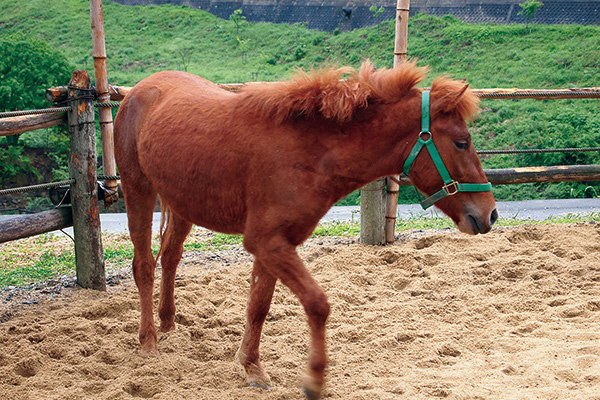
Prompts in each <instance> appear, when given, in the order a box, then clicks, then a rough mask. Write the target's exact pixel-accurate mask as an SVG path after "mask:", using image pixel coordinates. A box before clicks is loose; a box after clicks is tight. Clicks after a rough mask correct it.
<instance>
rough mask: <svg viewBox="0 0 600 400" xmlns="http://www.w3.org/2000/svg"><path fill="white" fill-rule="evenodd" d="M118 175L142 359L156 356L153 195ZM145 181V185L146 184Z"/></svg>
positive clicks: (138, 183)
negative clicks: (135, 291)
mask: <svg viewBox="0 0 600 400" xmlns="http://www.w3.org/2000/svg"><path fill="white" fill-rule="evenodd" d="M133 175H134V174H132V173H128V172H125V171H122V172H121V184H122V186H123V190H124V192H125V205H126V207H127V220H128V224H129V235H130V236H131V241H132V242H133V262H132V264H133V277H134V279H135V284H136V285H137V288H138V292H139V294H140V308H141V313H142V316H141V322H140V332H139V338H140V344H141V345H142V354H143V355H156V354H158V350H157V348H156V328H155V327H154V318H153V316H152V289H153V286H154V269H155V266H156V261H155V259H154V257H153V256H152V247H151V244H152V213H153V211H154V207H155V205H156V192H155V191H154V189H153V188H152V187H151V185H150V184H149V183H148V182H147V181H146V180H145V178H140V177H139V176H133ZM145 181H146V182H145Z"/></svg>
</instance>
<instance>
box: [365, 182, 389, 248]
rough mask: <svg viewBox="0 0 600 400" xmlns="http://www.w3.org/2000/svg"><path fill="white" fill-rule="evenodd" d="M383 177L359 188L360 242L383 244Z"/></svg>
mask: <svg viewBox="0 0 600 400" xmlns="http://www.w3.org/2000/svg"><path fill="white" fill-rule="evenodd" d="M384 215H385V178H382V179H378V180H376V181H374V182H371V183H368V184H366V185H365V186H364V187H363V188H362V189H361V190H360V242H361V243H364V244H371V245H376V244H378V245H383V244H385V224H384V221H385V220H384Z"/></svg>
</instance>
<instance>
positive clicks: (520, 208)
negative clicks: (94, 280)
mask: <svg viewBox="0 0 600 400" xmlns="http://www.w3.org/2000/svg"><path fill="white" fill-rule="evenodd" d="M497 205H498V212H499V213H500V218H515V219H522V220H539V221H541V220H544V219H547V218H549V217H558V216H561V215H566V214H575V213H584V214H585V213H592V212H600V199H569V200H524V201H501V202H498V203H497ZM397 215H398V217H399V218H410V217H413V216H414V217H436V216H442V215H443V213H442V212H441V211H439V210H437V209H436V208H434V207H432V208H431V209H428V210H422V209H421V206H420V205H418V204H399V205H398V214H397ZM14 217H15V215H0V221H2V220H6V219H10V218H14ZM335 220H338V221H349V220H354V221H360V207H358V206H343V207H333V208H332V209H331V210H329V212H328V213H327V215H325V217H323V219H322V221H335ZM100 223H101V226H102V231H106V232H112V233H119V232H120V233H126V232H127V214H125V213H120V214H100ZM159 227H160V213H154V219H153V226H152V230H153V231H155V232H158V229H159ZM65 231H66V232H67V233H68V234H70V235H72V233H73V228H67V229H65ZM53 233H56V234H62V233H61V232H60V231H56V232H53Z"/></svg>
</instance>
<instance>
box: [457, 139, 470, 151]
mask: <svg viewBox="0 0 600 400" xmlns="http://www.w3.org/2000/svg"><path fill="white" fill-rule="evenodd" d="M454 145H455V146H456V148H457V149H459V150H467V149H468V148H469V141H468V140H467V139H461V140H457V141H456V142H454Z"/></svg>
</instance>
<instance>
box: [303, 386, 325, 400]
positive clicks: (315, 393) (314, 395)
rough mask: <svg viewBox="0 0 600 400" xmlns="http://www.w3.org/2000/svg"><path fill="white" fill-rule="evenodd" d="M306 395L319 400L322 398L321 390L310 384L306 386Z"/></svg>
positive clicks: (309, 399)
mask: <svg viewBox="0 0 600 400" xmlns="http://www.w3.org/2000/svg"><path fill="white" fill-rule="evenodd" d="M304 396H306V398H307V399H308V400H319V399H320V398H321V391H316V390H313V389H311V388H309V387H308V386H304Z"/></svg>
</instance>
